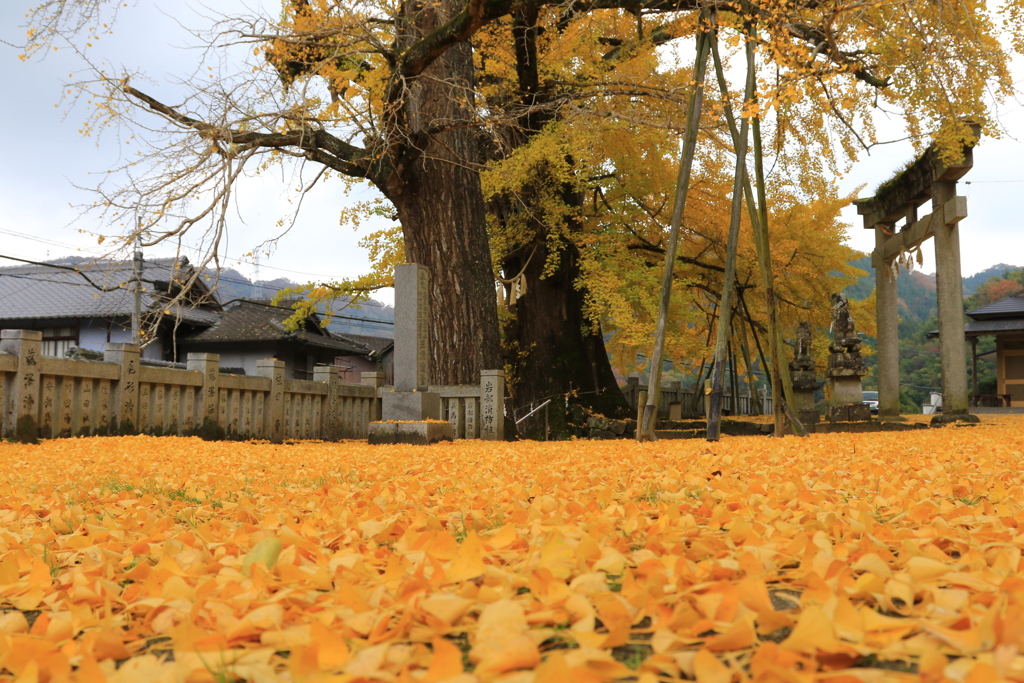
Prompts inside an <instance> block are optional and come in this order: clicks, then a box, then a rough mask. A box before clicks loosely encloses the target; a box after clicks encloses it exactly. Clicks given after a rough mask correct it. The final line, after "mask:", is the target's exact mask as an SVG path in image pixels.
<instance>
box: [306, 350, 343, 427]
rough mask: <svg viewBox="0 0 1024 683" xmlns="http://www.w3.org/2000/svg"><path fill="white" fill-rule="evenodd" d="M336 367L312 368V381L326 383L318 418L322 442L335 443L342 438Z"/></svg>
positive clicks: (338, 379)
mask: <svg viewBox="0 0 1024 683" xmlns="http://www.w3.org/2000/svg"><path fill="white" fill-rule="evenodd" d="M338 372H339V368H338V367H337V366H336V365H321V366H319V367H315V368H313V381H314V382H326V383H327V398H326V402H325V403H324V408H323V414H322V415H321V416H320V425H321V431H322V433H323V434H322V438H323V439H324V441H337V440H338V439H340V438H342V433H341V432H342V420H341V387H340V386H338V385H339V384H341V377H339V376H338Z"/></svg>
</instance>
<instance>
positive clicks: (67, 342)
mask: <svg viewBox="0 0 1024 683" xmlns="http://www.w3.org/2000/svg"><path fill="white" fill-rule="evenodd" d="M39 331H40V332H42V333H43V355H44V356H56V357H57V358H63V357H64V356H65V355H66V354H67V352H68V349H70V348H71V347H72V346H76V345H77V344H78V328H77V327H44V328H43V329H41V330H39Z"/></svg>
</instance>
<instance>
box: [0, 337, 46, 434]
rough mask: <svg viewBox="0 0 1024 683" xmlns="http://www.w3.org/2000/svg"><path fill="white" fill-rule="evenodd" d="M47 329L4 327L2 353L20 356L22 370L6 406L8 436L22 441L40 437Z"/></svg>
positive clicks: (16, 376)
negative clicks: (42, 361) (41, 372)
mask: <svg viewBox="0 0 1024 683" xmlns="http://www.w3.org/2000/svg"><path fill="white" fill-rule="evenodd" d="M42 340H43V333H42V332H39V331H37V330H2V331H0V353H10V354H13V355H15V356H17V357H18V371H17V373H15V375H14V383H13V385H12V386H11V392H10V394H9V395H8V397H7V405H6V406H4V412H5V413H6V417H5V419H4V437H5V438H8V439H15V440H17V441H22V442H34V441H36V440H37V439H38V438H39V385H40V375H39V359H40V358H41V357H42V355H43V353H42V352H43V343H42Z"/></svg>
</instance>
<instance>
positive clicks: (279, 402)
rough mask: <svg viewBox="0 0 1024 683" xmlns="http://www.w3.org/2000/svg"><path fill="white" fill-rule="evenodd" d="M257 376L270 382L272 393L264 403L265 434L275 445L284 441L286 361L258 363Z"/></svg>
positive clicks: (262, 361)
mask: <svg viewBox="0 0 1024 683" xmlns="http://www.w3.org/2000/svg"><path fill="white" fill-rule="evenodd" d="M256 374H257V375H258V376H260V377H266V378H267V379H269V380H270V393H269V394H268V395H267V398H266V400H265V401H264V402H263V415H264V417H265V419H266V427H265V428H264V431H263V433H264V434H266V435H267V438H268V439H270V440H271V441H273V442H274V443H281V442H282V441H284V361H283V360H275V359H273V358H264V359H263V360H258V361H256Z"/></svg>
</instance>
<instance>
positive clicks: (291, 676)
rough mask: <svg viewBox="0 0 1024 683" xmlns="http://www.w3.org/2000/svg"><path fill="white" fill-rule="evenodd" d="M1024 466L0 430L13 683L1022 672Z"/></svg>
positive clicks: (521, 681) (886, 455)
mask: <svg viewBox="0 0 1024 683" xmlns="http://www.w3.org/2000/svg"><path fill="white" fill-rule="evenodd" d="M1022 451H1024V419H1022V418H1003V419H1000V420H989V421H988V422H987V423H986V424H983V425H981V426H977V427H972V428H947V429H942V430H922V431H918V432H905V433H878V434H850V435H819V436H814V437H812V438H808V439H800V438H796V437H786V438H783V439H768V438H763V437H762V438H756V437H751V438H725V439H724V440H723V441H721V442H719V443H716V444H708V443H705V442H702V441H675V442H660V443H655V444H644V445H638V444H636V443H633V442H626V441H620V442H586V441H578V442H566V443H548V444H545V443H530V442H525V443H515V444H485V443H482V442H459V443H456V444H448V445H439V446H432V447H412V446H410V447H402V446H377V447H372V446H367V445H365V444H362V443H357V442H345V443H338V444H331V443H311V442H305V443H298V444H292V445H288V444H286V445H278V446H275V445H269V444H256V443H230V442H221V443H210V442H204V441H200V440H198V439H191V438H150V437H123V438H91V439H68V440H55V441H47V442H44V443H42V444H40V445H34V446H29V445H16V444H0V612H2V614H0V679H8V680H9V679H17V680H18V681H26V682H33V683H35V682H40V683H46V682H47V681H54V682H61V681H89V682H90V683H91V682H93V681H96V682H98V681H103V680H109V681H133V682H141V683H149V682H150V681H175V682H180V683H204V682H211V683H214V682H224V683H227V682H230V681H236V680H248V681H255V682H256V683H265V682H270V681H278V680H281V681H300V680H317V681H319V680H323V681H328V680H330V681H339V682H343V681H364V680H365V681H404V682H409V683H412V682H415V681H421V682H423V683H440V682H441V681H452V682H453V683H473V682H474V681H479V682H481V683H485V682H488V681H505V682H509V683H512V682H514V683H528V682H530V681H533V682H535V683H549V682H554V683H571V682H573V681H582V682H590V681H594V682H598V681H611V680H638V681H641V682H643V683H654V682H655V681H669V680H679V679H696V680H698V681H707V682H709V683H728V682H729V681H741V680H757V681H776V680H777V681H805V680H806V681H810V680H830V681H840V680H850V681H856V680H889V679H897V680H898V679H900V678H908V679H909V678H916V677H917V676H918V675H919V676H921V677H923V678H925V679H927V680H934V681H939V680H942V679H948V680H954V681H988V680H998V679H1000V678H1010V679H1020V680H1024V580H1022V573H1021V566H1022V565H1021V548H1022V546H1024V533H1022V529H1021V525H1022V524H1024V489H1022V484H1024V473H1022V464H1024V463H1022V461H1024V454H1022Z"/></svg>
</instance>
